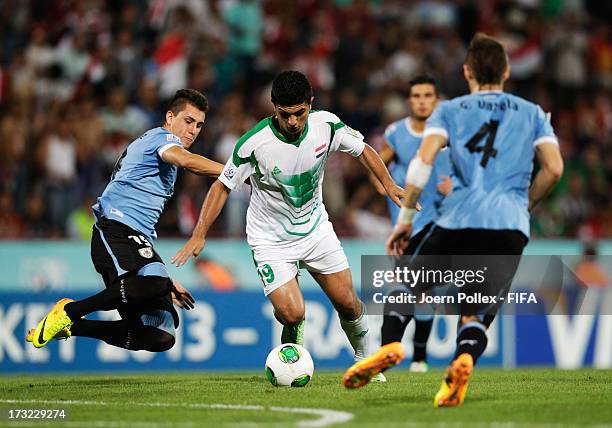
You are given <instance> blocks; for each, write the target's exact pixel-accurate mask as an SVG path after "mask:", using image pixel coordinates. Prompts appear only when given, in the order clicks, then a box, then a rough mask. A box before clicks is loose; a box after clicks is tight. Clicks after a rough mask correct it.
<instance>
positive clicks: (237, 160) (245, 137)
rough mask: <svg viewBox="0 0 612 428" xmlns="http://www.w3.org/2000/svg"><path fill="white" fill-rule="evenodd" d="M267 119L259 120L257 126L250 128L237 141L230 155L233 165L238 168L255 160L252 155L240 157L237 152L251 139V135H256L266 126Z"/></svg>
mask: <svg viewBox="0 0 612 428" xmlns="http://www.w3.org/2000/svg"><path fill="white" fill-rule="evenodd" d="M268 119H269V118H265V119H262V120H260V121H259V123H258V124H257V125H255V126H254V127H253V128H251V130H249V131H247V132H246V133H245V134H244V135H243V136H242V137H240V138H239V139H238V142H236V145H235V146H234V152H233V155H232V161H233V162H234V165H236V166H240V165H242V164H243V163H248V162H252V161H253V160H254V159H255V156H252V153H249V154H248V155H247V156H245V157H241V156H240V155H239V154H238V151H239V150H240V148H241V147H242V146H243V145H244V143H246V142H247V141H248V139H249V138H251V137H252V136H253V135H255V134H257V133H258V132H259V131H261V130H262V129H264V128H265V127H266V126H268Z"/></svg>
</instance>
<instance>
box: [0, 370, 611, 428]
mask: <svg viewBox="0 0 612 428" xmlns="http://www.w3.org/2000/svg"><path fill="white" fill-rule="evenodd" d="M387 375H388V379H389V382H388V383H386V384H370V385H368V386H367V387H365V388H363V389H360V390H353V391H350V390H346V389H344V388H343V387H342V385H341V384H340V378H341V373H340V372H335V371H333V372H332V371H322V370H321V371H318V372H315V376H314V379H313V381H312V382H311V383H310V384H309V385H308V386H306V387H305V388H294V389H290V388H275V387H273V386H271V385H270V384H268V382H267V381H266V379H265V376H264V373H263V370H262V371H261V372H258V373H255V372H243V373H225V372H213V373H211V372H195V373H180V374H167V373H164V374H139V375H124V374H114V375H97V376H92V375H57V376H53V375H40V376H17V375H15V376H3V377H2V378H0V426H9V427H11V426H13V427H16V426H33V427H40V426H53V427H59V426H71V427H75V426H83V427H98V428H103V427H112V428H121V427H126V428H145V427H146V428H165V427H180V428H187V427H215V428H221V427H243V428H245V427H270V426H276V427H283V428H286V427H292V426H298V427H309V426H310V427H318V426H320V427H325V426H330V427H347V426H357V427H370V426H372V427H373V426H380V427H403V426H407V427H421V426H422V427H462V426H466V427H470V428H474V427H489V426H491V427H498V428H513V427H528V426H533V427H566V426H567V427H570V426H577V425H581V426H598V427H603V426H611V427H612V398H611V395H612V370H589V369H584V370H578V371H561V370H551V369H520V370H493V369H477V370H476V372H475V374H474V375H473V377H472V380H471V382H470V388H469V390H468V394H467V398H466V402H465V404H464V405H463V406H462V407H459V408H453V409H434V408H433V396H434V394H435V392H436V391H437V389H438V386H439V382H440V380H441V378H442V371H441V370H435V371H432V372H430V373H427V374H412V373H408V372H407V371H406V370H392V371H389V372H388V373H387ZM9 409H66V410H67V417H66V419H64V420H45V421H41V420H19V421H10V420H8V411H9Z"/></svg>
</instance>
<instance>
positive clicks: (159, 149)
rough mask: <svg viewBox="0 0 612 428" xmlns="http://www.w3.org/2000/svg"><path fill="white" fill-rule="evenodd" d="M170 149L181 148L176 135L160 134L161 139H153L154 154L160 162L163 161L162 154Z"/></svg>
mask: <svg viewBox="0 0 612 428" xmlns="http://www.w3.org/2000/svg"><path fill="white" fill-rule="evenodd" d="M171 147H180V148H183V145H182V144H181V140H180V138H179V137H177V136H176V135H174V134H162V135H161V138H156V139H155V152H156V153H157V156H159V158H160V159H161V160H163V158H162V154H163V153H164V152H165V151H166V150H168V149H169V148H171Z"/></svg>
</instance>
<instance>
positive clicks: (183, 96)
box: [168, 89, 208, 116]
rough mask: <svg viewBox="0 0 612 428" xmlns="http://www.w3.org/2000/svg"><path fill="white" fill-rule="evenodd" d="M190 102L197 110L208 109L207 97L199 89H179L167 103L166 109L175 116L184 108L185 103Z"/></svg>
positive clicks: (205, 110)
mask: <svg viewBox="0 0 612 428" xmlns="http://www.w3.org/2000/svg"><path fill="white" fill-rule="evenodd" d="M187 103H189V104H192V105H193V106H194V107H195V108H197V109H198V110H201V111H203V112H204V113H206V112H207V111H208V99H206V96H204V94H203V93H201V92H200V91H196V90H195V89H179V90H178V91H176V93H175V94H174V97H172V100H171V101H170V103H168V110H170V111H171V112H172V113H173V114H174V115H175V116H176V115H177V114H179V113H180V112H181V111H183V110H184V109H185V105H186V104H187Z"/></svg>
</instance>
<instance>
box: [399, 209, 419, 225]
mask: <svg viewBox="0 0 612 428" xmlns="http://www.w3.org/2000/svg"><path fill="white" fill-rule="evenodd" d="M415 211H416V210H415V209H414V208H408V207H402V208H401V209H400V211H399V214H398V215H397V224H411V223H412V217H413V216H414V213H415Z"/></svg>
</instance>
